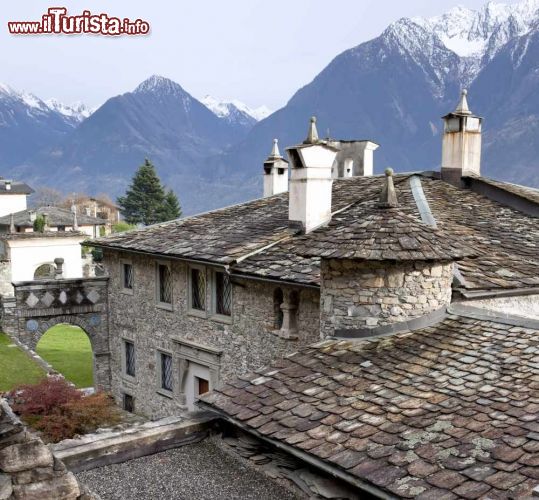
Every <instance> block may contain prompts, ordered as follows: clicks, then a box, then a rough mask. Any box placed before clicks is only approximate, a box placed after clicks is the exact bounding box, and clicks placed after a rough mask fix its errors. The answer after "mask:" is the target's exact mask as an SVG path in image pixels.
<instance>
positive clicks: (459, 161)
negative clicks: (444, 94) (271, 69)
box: [442, 90, 483, 184]
mask: <svg viewBox="0 0 539 500" xmlns="http://www.w3.org/2000/svg"><path fill="white" fill-rule="evenodd" d="M467 94H468V92H467V91H466V90H463V91H462V92H461V96H460V101H459V103H458V105H457V108H456V109H455V111H453V112H452V113H449V114H447V115H446V116H444V117H443V120H444V136H443V143H442V179H444V180H446V181H448V182H451V183H453V184H460V182H461V177H462V176H466V175H480V174H481V125H482V121H483V119H482V118H480V117H479V116H475V115H473V114H472V112H471V111H470V109H469V108H468V100H467V98H466V96H467Z"/></svg>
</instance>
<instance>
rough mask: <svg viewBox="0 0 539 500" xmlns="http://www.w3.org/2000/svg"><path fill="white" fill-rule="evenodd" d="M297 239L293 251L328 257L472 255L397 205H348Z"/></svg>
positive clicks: (442, 258) (451, 257) (443, 258)
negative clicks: (314, 229)
mask: <svg viewBox="0 0 539 500" xmlns="http://www.w3.org/2000/svg"><path fill="white" fill-rule="evenodd" d="M296 240H297V241H296V243H295V245H294V249H295V251H296V253H298V254H300V255H306V256H309V257H323V258H331V259H353V260H373V261H383V260H395V261H410V260H413V261H416V260H418V261H425V260H438V261H450V260H460V259H462V258H464V257H469V256H473V255H474V252H473V251H471V250H470V249H466V248H465V247H463V246H461V245H460V243H459V241H458V240H452V239H448V238H447V237H446V236H445V235H444V234H443V233H442V232H441V231H439V230H438V229H435V228H433V227H432V226H428V225H427V224H424V223H422V222H421V221H420V220H418V219H417V218H416V217H412V216H410V215H407V214H404V213H403V212H401V211H400V210H399V209H398V208H378V207H374V208H369V209H366V210H365V209H364V208H363V207H362V208H361V209H360V210H357V209H355V207H354V208H350V209H349V210H347V211H345V212H342V213H341V214H338V215H335V216H333V218H332V220H331V222H330V223H329V224H328V225H327V226H326V227H323V228H321V229H319V230H317V231H314V232H313V233H311V234H308V235H306V236H303V237H299V238H297V239H296Z"/></svg>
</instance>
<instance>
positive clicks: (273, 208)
mask: <svg viewBox="0 0 539 500" xmlns="http://www.w3.org/2000/svg"><path fill="white" fill-rule="evenodd" d="M409 179H410V175H405V174H400V175H399V174H397V175H395V176H394V182H395V189H396V192H397V195H398V200H399V206H398V210H399V211H400V212H403V213H405V214H407V215H408V216H411V217H414V218H415V219H416V220H417V221H418V222H420V221H421V216H420V213H419V210H418V208H417V205H416V202H415V199H414V196H413V193H412V189H411V187H410V183H409ZM420 179H421V184H422V188H423V191H424V194H425V197H426V199H427V201H428V203H429V206H430V209H431V211H432V214H433V216H434V218H435V219H436V222H437V226H438V228H439V230H440V231H443V233H444V234H446V235H447V238H446V239H447V242H448V244H453V242H458V243H459V244H460V245H462V246H465V247H467V248H469V249H471V250H472V251H473V252H474V253H476V254H477V258H464V259H462V260H460V261H459V263H458V267H459V270H460V273H461V275H462V277H463V278H464V283H463V287H464V289H465V290H468V291H473V290H499V289H514V288H531V287H539V224H537V218H534V217H532V216H528V215H526V214H524V213H522V212H519V211H517V210H514V209H512V208H509V207H507V206H504V205H502V204H500V203H497V202H495V201H493V200H490V199H488V198H486V197H484V196H482V195H479V194H477V193H475V192H473V191H471V190H468V189H460V188H457V187H454V186H452V185H450V184H448V183H446V182H443V181H441V180H439V179H435V178H431V177H428V176H421V177H420ZM384 182H385V176H372V177H354V178H349V179H339V180H336V181H335V182H334V184H333V206H332V210H333V212H334V217H333V219H334V222H336V221H338V220H342V221H343V223H344V222H345V223H346V224H350V223H353V224H361V222H362V215H361V214H364V213H365V211H366V210H368V209H372V207H373V206H374V205H375V203H376V200H377V199H378V196H379V193H380V190H381V188H382V185H383V183H384ZM493 182H496V183H498V184H503V186H501V188H503V189H506V190H507V191H509V192H511V190H513V191H514V190H515V189H516V190H518V191H519V195H525V196H526V197H527V198H528V199H530V201H537V200H536V194H535V190H531V189H529V188H525V187H522V186H514V185H509V186H506V185H505V183H499V182H498V181H493ZM522 193H524V194H522ZM322 231H323V230H322ZM341 232H342V235H343V237H347V238H350V240H351V241H353V240H352V238H351V235H352V236H353V233H350V231H349V230H347V228H342V229H341ZM315 233H316V231H315ZM312 234H314V233H312ZM301 238H302V236H296V233H295V232H294V231H292V230H290V229H289V227H288V193H283V194H280V195H276V196H271V197H268V198H263V199H259V200H255V201H251V202H248V203H244V204H241V205H237V206H234V207H228V208H223V209H220V210H215V211H213V212H209V213H206V214H201V215H198V216H194V217H187V218H184V219H179V220H177V221H171V222H167V223H163V224H157V225H155V226H150V227H148V228H145V229H141V230H135V231H129V232H126V233H121V234H115V235H111V236H108V237H105V238H100V239H98V240H93V241H92V242H88V244H91V245H101V246H104V247H107V248H113V249H117V250H126V251H129V250H133V251H139V252H148V253H152V254H157V255H160V256H170V257H176V258H185V259H196V260H202V261H208V262H212V263H215V264H222V265H231V272H232V273H233V274H236V275H241V276H253V277H259V278H267V279H274V280H280V281H287V282H293V283H298V284H301V285H311V286H319V284H320V256H310V257H309V256H305V254H304V252H298V248H297V245H296V243H297V242H298V241H301ZM379 241H380V242H381V243H380V245H382V241H383V238H382V237H380V240H379ZM402 243H406V242H404V241H403V242H402ZM384 244H386V245H388V248H389V251H390V252H392V251H393V252H394V251H395V250H394V249H392V248H391V244H390V243H387V242H386V243H384ZM398 245H399V247H401V242H399V243H398ZM335 250H338V248H336V247H335V248H328V249H326V252H327V254H328V255H329V254H330V253H332V252H334V251H335ZM400 251H401V252H404V250H403V249H402V248H400ZM412 251H413V249H412ZM319 253H320V255H324V252H323V251H322V250H320V252H319ZM372 253H373V254H374V251H373V252H372ZM388 255H389V254H388ZM382 257H383V254H382V253H381V254H380V256H379V258H382Z"/></svg>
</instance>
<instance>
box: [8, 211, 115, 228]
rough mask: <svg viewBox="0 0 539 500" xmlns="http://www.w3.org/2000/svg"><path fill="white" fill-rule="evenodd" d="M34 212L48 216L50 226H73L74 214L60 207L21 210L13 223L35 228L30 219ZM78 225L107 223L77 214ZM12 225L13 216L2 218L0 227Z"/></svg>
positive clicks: (18, 225) (14, 215)
mask: <svg viewBox="0 0 539 500" xmlns="http://www.w3.org/2000/svg"><path fill="white" fill-rule="evenodd" d="M32 212H35V213H38V214H44V213H46V214H47V220H48V225H49V226H52V227H56V226H71V225H72V224H73V212H71V210H68V209H66V208H60V207H39V208H35V209H28V210H21V211H20V212H15V213H14V214H13V221H14V223H15V226H17V227H33V225H34V223H33V222H32V220H31V219H30V214H31V213H32ZM77 223H78V224H79V226H94V225H103V224H106V223H107V221H106V220H103V219H99V218H97V217H91V216H89V215H82V214H77ZM10 224H11V215H4V216H3V217H0V226H9V225H10Z"/></svg>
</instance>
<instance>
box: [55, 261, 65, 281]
mask: <svg viewBox="0 0 539 500" xmlns="http://www.w3.org/2000/svg"><path fill="white" fill-rule="evenodd" d="M54 263H55V264H56V270H55V271H54V279H56V280H61V279H62V278H63V277H64V259H63V258H62V257H56V259H54Z"/></svg>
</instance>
